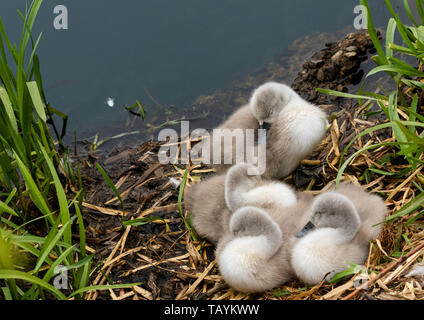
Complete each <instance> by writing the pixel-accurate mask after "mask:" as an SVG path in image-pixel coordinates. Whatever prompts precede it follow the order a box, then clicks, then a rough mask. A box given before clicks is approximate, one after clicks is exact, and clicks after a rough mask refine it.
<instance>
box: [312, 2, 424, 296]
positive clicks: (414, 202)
mask: <svg viewBox="0 0 424 320" xmlns="http://www.w3.org/2000/svg"><path fill="white" fill-rule="evenodd" d="M385 2H386V5H387V8H388V10H389V11H390V13H391V15H392V17H391V18H390V20H389V21H388V24H387V28H386V33H385V43H384V44H381V43H380V41H379V38H378V35H377V31H376V29H375V27H374V24H373V20H372V16H371V12H370V9H369V5H368V1H367V0H360V3H361V4H362V5H364V6H365V7H366V8H367V10H368V33H369V35H370V37H371V39H372V41H373V43H374V46H375V48H376V50H377V55H375V56H374V57H372V59H373V61H374V62H375V63H376V64H377V66H376V67H375V68H373V69H372V70H371V71H370V72H369V73H368V74H367V77H368V76H371V75H374V74H377V73H379V72H386V73H387V74H388V75H389V76H390V77H391V78H392V79H393V81H394V83H395V90H393V91H391V92H387V91H386V90H385V89H384V88H380V89H382V91H383V92H384V94H377V93H375V92H366V91H363V90H362V89H361V90H360V91H359V92H358V94H349V93H343V92H337V91H331V90H322V89H318V91H319V92H321V93H325V94H331V95H335V96H339V97H344V98H353V99H357V101H358V102H359V107H360V108H362V109H363V110H365V113H364V117H365V118H368V117H369V116H372V115H377V116H379V119H383V120H380V121H378V124H377V125H374V126H371V127H370V128H368V129H366V130H363V131H362V132H360V133H359V134H357V135H356V136H355V137H354V138H353V139H352V141H351V142H350V143H349V144H348V145H347V146H346V147H345V149H344V150H343V152H342V153H341V156H340V162H339V170H338V174H337V183H339V182H340V180H341V178H342V177H343V176H344V175H345V174H346V170H348V169H349V167H350V166H351V165H352V164H353V162H354V161H355V159H358V157H361V156H364V157H366V158H367V159H369V160H370V161H368V165H369V167H368V168H367V169H366V170H365V171H364V172H363V174H362V176H360V177H358V178H359V180H363V181H364V182H365V183H366V184H367V185H374V184H375V185H378V184H377V183H373V182H379V184H381V186H384V188H381V187H380V188H376V191H377V192H379V193H380V194H381V195H382V196H383V197H384V199H385V200H386V204H387V205H388V206H389V208H390V211H391V214H390V215H389V216H388V217H387V219H386V220H385V221H384V223H385V224H386V225H385V230H386V232H385V233H384V234H383V236H382V238H381V240H382V242H383V243H384V242H385V244H386V247H385V248H384V249H383V248H376V246H374V247H373V248H374V249H375V250H374V253H375V252H376V251H379V252H380V254H374V257H375V259H374V260H375V265H374V268H373V269H372V270H368V273H374V278H372V277H371V278H370V281H369V282H368V285H371V284H372V283H374V282H375V281H377V279H378V278H380V277H382V276H383V275H386V274H389V276H388V277H390V276H391V275H390V273H389V272H391V271H393V269H395V267H398V269H399V268H401V269H402V266H400V264H401V263H402V262H403V261H404V259H403V258H407V257H410V256H411V255H412V254H414V256H415V255H417V257H419V256H420V253H423V252H424V249H423V248H424V243H423V241H422V235H421V234H422V230H423V225H422V221H420V218H421V217H422V216H423V215H424V209H423V204H424V188H423V186H422V185H423V183H424V176H423V175H422V173H421V170H422V167H423V164H424V158H423V152H424V130H423V129H424V116H423V107H422V106H423V104H424V94H423V89H424V72H423V62H424V60H423V59H424V1H423V0H416V1H415V4H416V9H417V12H418V14H419V18H420V21H417V20H416V19H415V18H414V15H413V14H412V10H411V7H410V6H409V3H408V1H406V0H405V1H404V7H405V10H406V13H407V15H408V17H409V18H410V20H411V21H410V22H411V24H404V23H403V22H402V21H401V20H400V18H399V14H397V13H396V12H395V11H394V9H393V6H392V4H391V2H390V0H385ZM398 37H400V39H399V41H396V39H398ZM411 61H412V63H411ZM384 129H386V130H387V129H388V130H390V131H391V137H390V138H388V139H385V140H381V139H380V141H377V142H376V143H375V140H374V141H373V142H374V143H366V144H364V145H362V144H361V146H360V147H359V148H356V149H355V150H354V151H352V146H353V144H354V143H355V142H357V141H358V140H360V139H361V138H363V137H375V136H376V135H378V132H381V130H384ZM377 140H378V139H377ZM369 141H370V142H371V141H372V139H371V140H369ZM370 151H372V152H375V151H378V153H377V152H376V153H375V154H378V155H379V156H378V157H371V156H370V154H369V152H370ZM347 153H350V155H349V157H347V159H345V158H346V157H345V156H346V154H347ZM382 223H383V222H382ZM377 245H381V243H380V242H378V243H377ZM380 249H381V250H380ZM384 250H386V251H387V252H386V251H384ZM382 252H383V253H384V254H383V255H381V253H382ZM397 258H398V260H395V261H394V262H393V263H392V264H388V265H386V264H387V263H388V261H391V260H388V259H397ZM418 261H419V260H418ZM383 266H384V267H385V268H383ZM406 268H407V266H405V267H404V269H403V270H406ZM397 272H398V273H399V270H397ZM352 273H355V272H350V273H349V272H347V273H346V272H345V274H352ZM376 275H377V276H376ZM397 277H398V275H397V276H396V277H395V276H393V279H395V278H397ZM339 278H340V277H338V278H337V280H340V279H339ZM389 279H390V278H389ZM397 285H398V286H399V288H400V287H401V284H400V283H397ZM364 288H365V286H364ZM359 291H360V290H357V291H355V292H354V293H352V294H351V295H350V296H348V298H351V297H354V296H355V294H357V293H358V292H359ZM393 294H394V295H393V298H395V297H396V295H395V293H393ZM397 297H400V296H397Z"/></svg>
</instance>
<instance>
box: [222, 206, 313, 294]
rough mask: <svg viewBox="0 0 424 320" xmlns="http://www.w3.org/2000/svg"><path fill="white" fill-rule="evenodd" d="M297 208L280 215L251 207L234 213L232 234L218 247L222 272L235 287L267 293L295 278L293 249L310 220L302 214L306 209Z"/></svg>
mask: <svg viewBox="0 0 424 320" xmlns="http://www.w3.org/2000/svg"><path fill="white" fill-rule="evenodd" d="M305 203H306V201H303V202H302V204H305ZM296 207H297V206H296V205H294V206H292V207H289V208H285V209H284V210H283V211H280V212H277V211H276V210H272V209H271V211H268V210H267V211H265V210H263V209H260V208H257V207H252V206H249V207H243V208H240V209H238V210H237V211H236V212H234V214H233V215H232V217H231V220H230V225H229V226H230V233H229V234H227V235H225V236H224V237H222V238H221V239H220V241H219V242H218V245H217V248H216V257H217V261H218V266H219V270H220V273H221V275H222V277H223V278H224V280H225V281H226V282H227V283H228V284H229V285H230V286H231V287H232V288H234V289H236V290H238V291H242V292H263V291H267V290H270V289H272V288H275V287H277V286H279V285H282V284H283V283H285V282H287V281H289V280H291V279H293V278H294V277H295V274H294V271H293V269H292V267H291V265H290V258H291V248H292V246H293V245H294V243H295V241H296V240H295V239H296V238H295V235H296V233H298V232H299V230H301V228H302V225H303V224H304V223H305V221H306V220H307V217H306V216H305V215H302V214H303V213H304V212H306V210H304V209H305V208H296ZM297 209H300V210H297ZM296 211H299V212H296ZM305 218H306V219H305Z"/></svg>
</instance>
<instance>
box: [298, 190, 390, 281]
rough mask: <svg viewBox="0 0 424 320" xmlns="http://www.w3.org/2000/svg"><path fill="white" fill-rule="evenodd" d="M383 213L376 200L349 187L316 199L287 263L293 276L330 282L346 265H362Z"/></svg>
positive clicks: (384, 212)
mask: <svg viewBox="0 0 424 320" xmlns="http://www.w3.org/2000/svg"><path fill="white" fill-rule="evenodd" d="M386 211H387V209H386V206H385V204H384V202H383V200H382V199H381V198H380V197H378V196H377V195H372V194H369V193H367V192H365V191H363V190H362V189H361V188H359V187H356V186H354V185H352V184H342V185H340V186H339V188H338V189H337V190H332V191H328V192H324V193H322V194H321V195H319V196H317V197H316V199H315V200H314V202H313V205H312V208H311V214H310V221H309V222H308V223H307V224H306V225H305V227H304V228H303V229H302V231H301V232H300V233H299V234H298V237H299V240H298V241H297V242H296V244H295V245H294V246H293V248H292V256H291V264H292V267H293V269H294V271H295V273H296V275H297V277H298V278H299V279H300V280H302V281H303V282H305V283H307V284H316V283H318V282H320V281H322V280H324V278H325V279H326V280H329V279H331V278H332V276H333V275H334V274H335V273H337V272H340V271H342V270H344V269H346V268H348V267H349V263H354V264H363V263H364V261H365V259H366V257H367V254H368V246H369V241H371V240H373V239H375V238H377V237H378V235H379V233H380V231H381V225H380V224H379V223H380V222H382V221H383V219H384V217H385V215H386Z"/></svg>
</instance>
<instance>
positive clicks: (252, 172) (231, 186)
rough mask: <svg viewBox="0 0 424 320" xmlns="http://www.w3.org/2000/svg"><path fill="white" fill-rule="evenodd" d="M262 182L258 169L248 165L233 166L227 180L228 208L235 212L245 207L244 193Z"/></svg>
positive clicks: (226, 199) (226, 197)
mask: <svg viewBox="0 0 424 320" xmlns="http://www.w3.org/2000/svg"><path fill="white" fill-rule="evenodd" d="M260 180H261V178H260V176H259V171H258V169H257V168H256V167H255V166H253V165H251V164H247V163H238V164H236V165H234V166H232V167H231V168H230V169H229V170H228V172H227V174H226V178H225V202H226V204H227V207H228V208H229V209H230V210H232V211H235V210H236V209H238V208H240V207H242V206H244V203H245V199H244V197H243V193H245V192H247V191H249V190H250V189H252V188H254V187H255V186H256V185H257V184H258V182H259V181H260Z"/></svg>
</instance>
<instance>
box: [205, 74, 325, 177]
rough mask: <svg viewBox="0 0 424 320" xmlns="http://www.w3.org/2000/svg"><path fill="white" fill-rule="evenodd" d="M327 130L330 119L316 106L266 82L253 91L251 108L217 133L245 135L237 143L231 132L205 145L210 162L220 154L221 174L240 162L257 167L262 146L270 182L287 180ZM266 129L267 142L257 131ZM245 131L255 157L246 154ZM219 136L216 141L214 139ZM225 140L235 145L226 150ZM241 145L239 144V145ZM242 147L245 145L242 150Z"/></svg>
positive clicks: (235, 116)
mask: <svg viewBox="0 0 424 320" xmlns="http://www.w3.org/2000/svg"><path fill="white" fill-rule="evenodd" d="M327 126H328V122H327V115H326V113H325V112H324V111H322V110H321V109H320V108H318V107H317V106H314V105H313V104H311V103H309V102H307V101H305V100H304V99H302V98H301V97H300V96H299V95H298V94H297V93H296V92H295V91H294V90H293V89H291V88H290V87H289V86H287V85H284V84H281V83H276V82H267V83H265V84H263V85H261V86H260V87H258V88H257V89H256V90H254V92H253V94H252V96H251V98H250V101H249V104H248V105H245V106H243V107H241V108H240V109H238V110H237V111H236V112H235V113H234V114H232V115H231V116H230V117H229V119H228V120H227V121H225V122H224V123H223V124H221V125H220V126H219V127H218V128H217V129H230V130H233V131H232V132H233V133H234V132H236V129H238V130H239V132H241V133H243V135H242V139H240V140H239V141H237V138H236V137H235V136H232V133H230V132H229V131H228V132H227V133H226V134H223V135H222V137H219V136H217V135H216V134H215V135H212V136H211V137H210V139H206V140H205V142H204V143H210V147H211V149H210V150H211V153H210V154H211V159H213V156H212V155H213V152H214V150H215V151H216V152H218V151H220V161H221V163H220V164H215V167H216V168H217V170H218V171H225V170H227V169H228V168H229V167H230V166H231V165H232V164H235V163H237V162H249V163H252V164H255V165H258V163H257V162H258V159H257V155H258V152H259V150H261V145H262V143H264V142H265V143H266V145H265V148H264V149H265V152H266V154H265V156H266V163H265V165H266V166H265V170H264V173H263V174H264V176H265V177H267V178H278V179H279V178H284V177H286V176H288V175H289V174H290V173H291V172H292V171H293V170H294V169H295V168H296V167H297V166H298V165H299V163H300V161H301V160H303V159H304V158H305V157H306V156H307V155H308V154H310V153H311V152H312V151H313V149H314V148H315V147H316V146H317V145H318V144H319V142H320V141H321V140H322V138H323V137H324V135H325V131H326V128H327ZM259 128H265V129H266V132H267V138H266V140H265V141H264V139H263V138H261V137H263V135H262V136H260V137H258V133H257V129H259ZM246 129H253V132H254V140H253V141H254V142H255V143H256V142H258V143H259V144H253V145H251V146H249V147H250V148H252V152H253V157H251V156H250V153H249V152H248V151H247V148H246V147H245V146H246V143H247V142H248V143H249V142H250V141H249V140H248V139H247V138H246ZM214 136H216V139H214ZM225 137H226V138H227V139H228V141H231V142H232V144H231V146H230V148H228V146H227V149H225V147H226V144H227V143H226V142H225ZM237 143H238V144H237ZM239 144H242V146H241V147H240V145H239Z"/></svg>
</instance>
